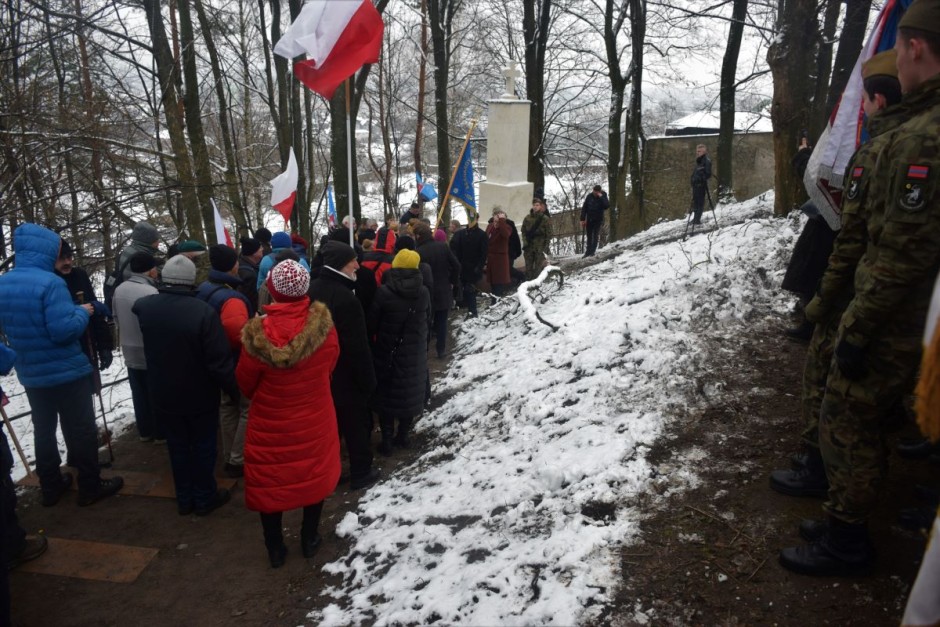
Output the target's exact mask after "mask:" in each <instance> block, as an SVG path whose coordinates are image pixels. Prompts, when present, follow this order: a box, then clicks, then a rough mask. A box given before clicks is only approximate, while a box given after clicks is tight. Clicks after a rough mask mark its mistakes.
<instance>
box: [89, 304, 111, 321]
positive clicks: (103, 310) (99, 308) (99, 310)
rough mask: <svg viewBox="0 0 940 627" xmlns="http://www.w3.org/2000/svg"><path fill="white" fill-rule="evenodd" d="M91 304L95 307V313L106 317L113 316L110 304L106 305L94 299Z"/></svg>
mask: <svg viewBox="0 0 940 627" xmlns="http://www.w3.org/2000/svg"><path fill="white" fill-rule="evenodd" d="M91 306H92V307H94V308H95V315H97V316H104V317H105V318H110V317H111V310H110V309H108V306H107V305H105V304H104V303H102V302H100V301H97V300H93V301H91Z"/></svg>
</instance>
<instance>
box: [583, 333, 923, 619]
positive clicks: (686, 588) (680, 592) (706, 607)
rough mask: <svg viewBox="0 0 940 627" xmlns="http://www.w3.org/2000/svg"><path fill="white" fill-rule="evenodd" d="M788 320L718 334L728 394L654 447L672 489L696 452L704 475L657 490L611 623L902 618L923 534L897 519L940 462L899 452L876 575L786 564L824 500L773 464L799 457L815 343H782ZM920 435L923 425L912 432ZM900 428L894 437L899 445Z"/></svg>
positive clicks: (879, 529) (879, 524)
mask: <svg viewBox="0 0 940 627" xmlns="http://www.w3.org/2000/svg"><path fill="white" fill-rule="evenodd" d="M787 322H788V321H785V320H771V321H764V322H762V323H758V324H756V325H755V328H754V329H753V332H750V333H748V334H747V336H746V337H740V338H733V339H732V340H728V341H724V342H713V344H712V348H711V350H710V354H711V356H712V361H711V363H712V368H711V369H710V371H709V372H703V373H702V375H701V383H702V385H700V389H702V388H703V386H704V384H705V383H708V382H715V381H724V382H725V386H726V387H725V389H724V392H723V393H722V394H721V396H720V399H721V400H720V401H717V402H711V403H708V402H706V403H705V405H706V407H705V409H704V410H701V411H693V412H690V413H689V414H688V415H687V416H685V417H684V419H682V420H681V421H680V423H679V424H677V425H675V427H674V428H673V429H672V433H671V434H670V436H669V437H668V439H665V440H663V441H662V442H661V443H660V445H659V446H658V447H657V449H656V450H654V454H653V457H652V459H653V462H654V464H655V465H656V466H657V469H658V471H659V473H660V475H659V476H660V481H659V486H658V488H657V490H658V491H659V492H661V493H665V492H666V491H667V490H670V489H671V487H672V486H673V483H674V482H673V480H672V478H671V476H670V475H671V472H672V471H673V470H674V469H675V468H674V466H675V462H674V461H673V458H674V457H675V454H676V453H677V452H680V451H688V450H693V449H694V450H697V451H698V454H697V455H696V456H695V457H696V458H697V459H698V461H697V462H696V467H697V469H698V471H699V472H700V483H699V484H698V485H697V486H695V487H692V488H691V489H689V490H688V491H685V492H683V493H681V494H680V495H678V496H675V497H672V498H668V499H666V500H665V501H662V500H660V499H655V498H653V496H652V495H649V496H647V498H646V499H645V501H646V502H645V503H638V504H637V506H638V507H639V508H640V509H644V508H647V509H648V512H649V513H648V518H647V519H646V520H645V521H644V522H643V524H642V530H643V533H642V537H643V542H642V543H641V544H639V545H637V546H632V547H629V548H627V549H625V550H624V551H623V552H622V555H621V563H622V568H623V572H624V573H625V578H624V583H625V586H624V588H623V589H622V590H620V591H619V595H618V603H617V604H616V606H615V607H614V608H612V609H611V610H610V611H609V612H608V613H607V614H606V615H605V617H604V619H603V620H602V621H600V624H615V625H633V624H638V623H640V622H642V621H643V620H644V619H649V620H650V621H651V624H657V625H663V624H668V625H699V624H700V625H758V624H763V625H770V624H779V625H818V624H830V625H897V624H898V622H899V621H900V617H901V614H902V613H903V608H904V603H905V602H906V599H907V593H908V591H909V587H910V584H911V583H912V582H913V579H914V576H915V575H916V572H917V568H918V566H919V561H920V557H921V555H922V554H923V550H924V546H925V542H926V541H925V538H923V537H921V536H919V535H917V534H914V533H911V532H908V531H905V530H903V529H901V528H900V527H898V526H897V525H896V523H895V518H896V514H897V511H898V509H899V508H901V507H907V506H911V505H913V504H914V497H913V487H914V485H915V484H916V483H928V484H929V483H931V473H933V476H934V477H935V476H936V468H931V467H929V466H928V465H927V464H926V463H922V464H917V463H911V462H907V461H905V460H901V459H900V458H898V457H897V455H894V454H892V456H891V459H890V466H891V470H890V477H889V481H888V485H887V486H886V490H885V492H884V497H883V498H882V502H881V503H880V506H879V511H878V515H877V516H876V518H875V519H874V520H873V521H872V524H871V531H872V537H873V540H874V542H875V544H876V547H877V549H878V552H879V560H878V564H877V567H876V571H875V574H874V575H873V576H872V577H868V578H861V579H836V578H824V579H818V578H812V577H805V576H800V575H795V574H792V573H790V572H788V571H786V570H784V569H783V568H782V567H781V566H780V565H779V564H778V563H777V552H778V551H779V549H780V548H782V547H785V546H793V545H795V544H798V543H800V542H801V540H800V539H799V537H798V536H797V533H796V530H797V525H798V524H799V521H800V520H801V519H803V518H810V517H812V518H820V517H821V515H822V512H821V508H820V505H821V500H819V499H798V498H792V497H785V496H781V495H778V494H777V493H775V492H773V491H772V490H771V489H770V488H769V487H768V476H769V474H770V472H771V470H773V469H775V468H785V467H786V465H787V464H789V456H790V454H791V453H792V452H795V446H796V441H797V432H798V429H799V428H800V427H799V425H800V410H799V400H800V393H799V390H800V387H799V384H800V378H801V375H802V368H803V360H804V358H805V354H806V349H805V346H804V345H800V344H795V343H792V342H789V341H786V340H784V339H782V331H783V329H784V327H785V326H786V324H787ZM912 432H913V430H912ZM898 435H899V434H895V435H894V436H892V437H891V438H890V442H891V443H892V445H893V442H894V441H895V440H896V439H897V437H898Z"/></svg>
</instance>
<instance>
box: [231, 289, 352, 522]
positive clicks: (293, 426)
mask: <svg viewBox="0 0 940 627" xmlns="http://www.w3.org/2000/svg"><path fill="white" fill-rule="evenodd" d="M266 311H267V316H265V317H263V318H253V319H252V320H250V321H249V322H248V324H246V325H245V328H244V330H243V331H242V345H243V347H244V350H243V351H242V357H241V359H240V360H239V361H238V369H237V371H236V374H237V376H238V385H239V386H240V387H241V390H242V393H243V394H244V395H245V396H247V397H248V398H250V399H251V404H250V405H249V409H248V429H247V431H246V432H245V505H246V506H247V507H248V509H250V510H252V511H256V512H266V513H273V512H284V511H287V510H291V509H296V508H298V507H304V506H307V505H313V504H314V503H319V502H320V501H322V500H323V499H325V498H326V497H327V496H329V495H330V494H331V493H332V492H333V490H335V489H336V484H337V482H338V481H339V474H340V453H339V433H338V429H337V423H336V411H335V410H334V408H333V402H332V398H331V395H330V377H331V375H332V373H333V369H334V368H335V367H336V360H337V359H338V358H339V340H338V339H337V337H336V331H335V330H334V329H333V321H332V318H331V317H330V312H329V311H328V310H327V308H326V306H325V305H324V304H323V303H313V304H312V305H311V304H310V303H309V301H307V300H306V299H304V300H302V301H300V302H297V303H275V304H272V305H268V307H267V308H266ZM298 327H299V331H295V329H297V328H298Z"/></svg>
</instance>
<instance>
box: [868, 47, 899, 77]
mask: <svg viewBox="0 0 940 627" xmlns="http://www.w3.org/2000/svg"><path fill="white" fill-rule="evenodd" d="M872 76H890V77H891V78H897V77H898V52H897V50H895V49H894V48H891V49H890V50H885V51H884V52H879V53H878V54H876V55H875V56H873V57H872V58H870V59H869V60H868V61H865V62H864V63H862V78H863V79H866V80H867V79H869V78H871V77H872Z"/></svg>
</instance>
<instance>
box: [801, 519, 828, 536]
mask: <svg viewBox="0 0 940 627" xmlns="http://www.w3.org/2000/svg"><path fill="white" fill-rule="evenodd" d="M828 529H829V523H827V522H826V521H825V520H820V519H818V518H804V519H803V520H801V521H800V537H801V538H803V539H804V540H806V541H807V542H817V541H818V540H820V539H821V538H822V537H823V536H824V535H826V531H827V530H828Z"/></svg>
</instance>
